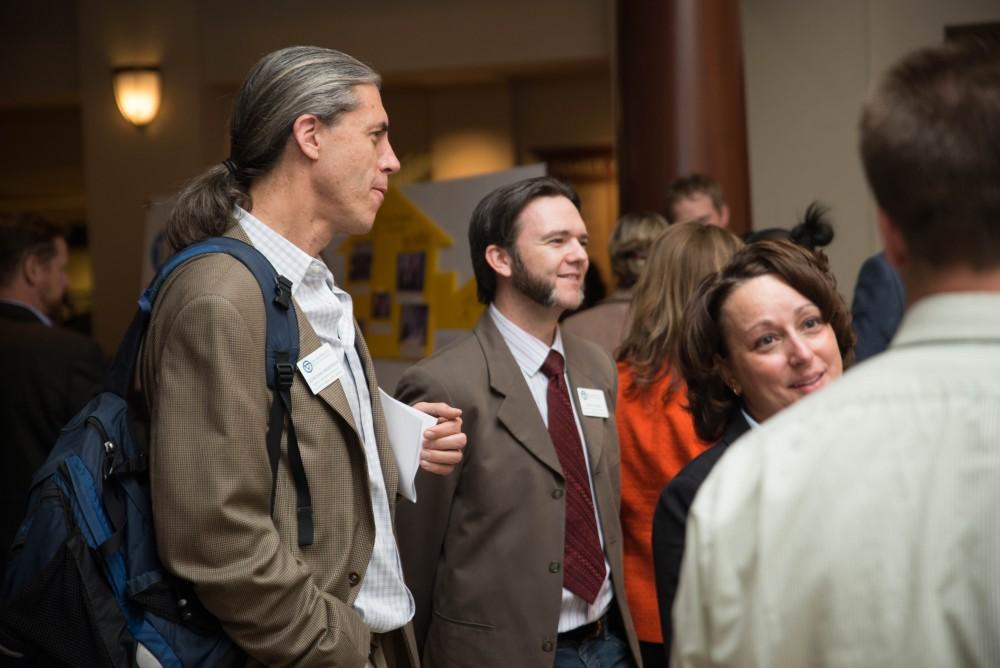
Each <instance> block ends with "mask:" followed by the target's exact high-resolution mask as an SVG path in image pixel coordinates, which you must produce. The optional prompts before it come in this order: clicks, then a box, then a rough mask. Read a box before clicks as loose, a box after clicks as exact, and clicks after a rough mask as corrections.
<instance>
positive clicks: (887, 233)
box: [878, 208, 910, 271]
mask: <svg viewBox="0 0 1000 668" xmlns="http://www.w3.org/2000/svg"><path fill="white" fill-rule="evenodd" d="M878 230H879V233H880V234H881V235H882V243H884V244H885V259H886V260H888V261H889V264H891V265H892V266H893V267H895V269H896V271H901V270H902V269H903V267H905V266H906V265H907V264H908V262H909V259H910V248H909V246H907V244H906V239H904V238H903V234H902V232H900V231H899V228H898V227H897V226H896V224H895V223H894V222H892V219H891V218H889V214H887V213H886V212H885V211H883V210H882V209H881V208H880V209H879V210H878Z"/></svg>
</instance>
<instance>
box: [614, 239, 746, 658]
mask: <svg viewBox="0 0 1000 668" xmlns="http://www.w3.org/2000/svg"><path fill="white" fill-rule="evenodd" d="M742 245H743V244H742V242H740V240H739V239H738V238H737V237H736V236H734V235H733V234H731V233H729V232H728V231H726V230H724V229H722V228H720V227H713V226H711V225H701V224H699V223H678V224H677V225H672V226H670V227H669V228H668V229H667V231H666V232H664V233H663V234H662V235H660V237H659V238H658V239H657V240H656V241H655V242H654V243H653V245H652V247H651V248H650V250H649V254H648V258H647V260H646V267H645V270H644V272H643V275H642V277H641V278H640V279H639V283H638V285H637V286H636V288H635V292H634V298H633V308H632V313H631V317H630V319H629V328H628V336H627V337H626V339H625V341H624V343H623V344H622V347H621V352H620V353H619V355H618V377H619V383H618V407H617V410H616V412H615V414H616V419H617V423H618V438H619V441H620V443H621V462H622V483H621V485H622V504H621V519H622V532H623V534H624V550H625V592H626V595H627V596H628V599H629V608H630V609H631V610H632V618H633V620H634V622H635V627H636V632H637V634H638V636H639V642H640V649H641V651H642V655H643V664H644V665H648V666H661V665H665V664H666V660H667V655H666V654H665V653H664V651H663V645H662V641H663V638H662V635H661V632H660V617H659V611H658V605H657V600H656V590H655V583H654V579H653V550H652V544H651V528H652V522H653V509H654V508H655V507H656V500H657V498H658V497H659V494H660V490H661V489H663V486H664V485H666V484H667V482H669V480H670V479H671V478H672V477H673V476H674V475H675V474H676V473H677V472H678V471H679V470H680V469H681V467H683V466H684V465H685V464H687V463H688V462H689V461H691V459H692V458H693V457H695V456H696V455H698V454H700V453H701V452H702V451H703V450H704V449H705V448H706V447H707V446H708V443H706V442H705V441H703V440H702V439H700V438H698V436H697V435H696V434H695V432H694V425H693V422H692V420H691V414H690V413H688V412H687V411H686V410H685V409H684V407H685V406H686V405H687V402H688V400H687V390H686V387H685V385H684V380H683V378H682V377H681V375H680V373H679V371H678V369H677V354H678V347H679V344H680V339H681V318H682V315H683V313H684V307H685V305H686V304H687V302H688V301H689V300H690V298H691V296H692V295H693V294H694V291H695V289H696V288H697V287H698V284H699V283H700V282H701V281H702V279H704V278H705V277H706V276H708V275H710V274H712V273H714V272H716V271H718V270H719V269H721V268H722V267H723V266H724V265H725V264H726V262H728V261H729V259H730V258H731V257H732V256H733V254H734V253H736V251H737V250H739V249H740V247H742Z"/></svg>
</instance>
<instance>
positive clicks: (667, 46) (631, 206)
mask: <svg viewBox="0 0 1000 668" xmlns="http://www.w3.org/2000/svg"><path fill="white" fill-rule="evenodd" d="M616 38H617V45H616V56H617V59H616V62H615V70H616V74H617V81H616V85H617V89H616V112H617V113H616V124H617V139H618V143H617V147H616V148H617V159H618V184H619V189H620V202H621V205H620V210H621V213H625V212H628V211H638V210H654V211H663V208H664V201H665V194H666V190H667V187H668V186H669V185H670V182H671V181H673V180H674V179H675V178H676V177H678V176H682V175H685V174H689V173H691V172H701V173H704V174H707V175H709V176H712V177H713V178H715V179H716V180H717V181H719V183H720V184H721V185H722V191H723V194H724V196H725V198H726V201H727V203H728V204H729V208H730V212H731V216H732V219H731V223H730V229H732V230H733V231H734V232H736V233H737V234H741V233H743V232H745V231H747V230H749V229H750V228H751V224H750V180H749V174H748V160H747V139H746V111H745V106H744V101H743V49H742V42H741V35H740V3H739V1H738V0H648V1H647V0H617V2H616Z"/></svg>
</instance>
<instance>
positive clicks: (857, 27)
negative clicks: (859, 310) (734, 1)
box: [743, 0, 1000, 298]
mask: <svg viewBox="0 0 1000 668" xmlns="http://www.w3.org/2000/svg"><path fill="white" fill-rule="evenodd" d="M998 20H1000V3H998V2H997V1H996V0H949V1H948V2H940V1H938V0H841V1H840V2H815V1H807V2H802V1H801V0H744V1H743V34H744V40H743V44H744V50H745V54H744V55H745V60H744V63H745V67H746V87H747V90H746V97H747V117H748V118H747V123H748V125H747V127H748V134H749V137H750V178H751V194H752V202H753V220H754V227H755V228H762V227H774V226H781V227H791V226H792V225H793V224H794V223H795V221H796V217H797V216H799V215H801V213H802V212H803V211H804V210H805V207H806V204H807V203H808V202H809V201H811V200H812V199H820V200H822V201H823V202H824V203H826V204H828V205H830V206H831V207H832V211H831V217H832V219H833V221H834V224H835V227H836V238H835V240H834V243H833V245H832V246H831V247H830V248H829V255H830V259H831V263H832V265H833V269H834V271H835V273H836V274H837V278H838V281H839V284H840V288H841V292H842V293H843V294H844V295H845V296H847V297H848V298H850V296H851V294H852V292H853V289H854V282H855V279H856V277H857V271H858V269H859V267H860V266H861V262H862V261H863V260H864V259H865V258H866V257H867V256H868V255H871V254H872V253H874V252H876V251H877V250H879V249H880V248H881V242H880V241H879V239H878V235H877V233H876V231H875V206H874V202H873V201H872V199H871V196H870V195H869V193H868V189H867V186H866V185H865V182H864V176H863V174H862V170H861V163H860V160H859V158H858V151H857V143H858V138H857V127H856V126H857V119H858V114H859V111H860V108H861V104H862V101H863V99H864V96H865V92H866V91H867V89H868V87H869V85H871V84H872V83H873V82H874V81H877V80H878V78H879V77H880V76H881V74H882V73H883V72H884V71H885V70H886V69H887V68H888V67H890V66H891V65H892V64H893V63H894V62H895V61H896V60H897V59H899V58H900V57H901V56H902V55H903V54H905V53H907V52H908V51H911V50H912V49H915V48H918V47H921V46H929V45H933V44H937V43H940V42H941V41H942V40H943V37H944V26H945V25H951V24H961V23H974V22H985V21H998Z"/></svg>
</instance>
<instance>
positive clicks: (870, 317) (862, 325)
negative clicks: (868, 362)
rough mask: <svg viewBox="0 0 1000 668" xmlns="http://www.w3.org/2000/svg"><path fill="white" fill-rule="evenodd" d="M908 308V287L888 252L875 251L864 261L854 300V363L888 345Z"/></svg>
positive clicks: (880, 350)
mask: <svg viewBox="0 0 1000 668" xmlns="http://www.w3.org/2000/svg"><path fill="white" fill-rule="evenodd" d="M905 308H906V288H905V287H903V280H902V279H901V278H900V277H899V273H898V272H897V271H896V270H895V269H893V267H892V265H890V264H889V261H888V260H886V259H885V253H878V254H877V255H872V256H871V257H870V258H868V259H867V260H865V261H864V264H862V265H861V271H860V272H858V282H857V283H856V284H855V286H854V301H853V303H852V304H851V315H852V316H853V324H854V333H855V334H857V336H858V344H857V345H856V346H855V348H854V361H855V363H857V362H861V361H863V360H865V359H867V358H869V357H871V356H872V355H877V354H878V353H880V352H882V351H883V350H885V349H886V348H887V347H889V341H891V340H892V337H893V336H895V334H896V330H897V329H898V328H899V323H900V321H901V320H902V319H903V311H904V309H905Z"/></svg>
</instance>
